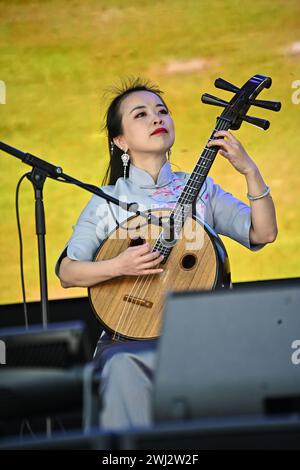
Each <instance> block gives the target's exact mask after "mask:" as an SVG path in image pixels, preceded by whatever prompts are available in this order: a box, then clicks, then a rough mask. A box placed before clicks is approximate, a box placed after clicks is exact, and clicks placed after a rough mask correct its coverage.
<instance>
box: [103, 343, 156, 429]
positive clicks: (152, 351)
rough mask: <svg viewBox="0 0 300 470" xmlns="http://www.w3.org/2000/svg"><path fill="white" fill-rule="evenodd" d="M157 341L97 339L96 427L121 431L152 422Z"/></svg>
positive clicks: (144, 425) (145, 425) (148, 424)
mask: <svg viewBox="0 0 300 470" xmlns="http://www.w3.org/2000/svg"><path fill="white" fill-rule="evenodd" d="M156 348H157V340H150V341H126V342H121V343H113V342H112V341H111V340H108V341H106V340H104V341H103V340H100V341H99V342H98V345H97V349H96V352H95V356H94V360H96V361H97V364H98V367H99V369H100V385H99V393H100V399H101V411H100V417H99V420H100V427H101V429H103V430H125V429H127V430H128V429H130V428H132V427H135V426H138V427H147V426H150V425H151V423H152V391H153V376H154V370H155V362H156Z"/></svg>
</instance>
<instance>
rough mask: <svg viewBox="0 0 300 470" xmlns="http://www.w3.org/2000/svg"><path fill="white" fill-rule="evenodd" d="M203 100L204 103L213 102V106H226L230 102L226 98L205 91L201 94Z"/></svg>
mask: <svg viewBox="0 0 300 470" xmlns="http://www.w3.org/2000/svg"><path fill="white" fill-rule="evenodd" d="M201 101H202V103H204V104H212V105H213V106H222V107H223V108H225V106H227V105H228V102H227V101H225V100H221V98H217V97H216V96H213V95H210V94H209V93H204V94H203V95H202V96H201Z"/></svg>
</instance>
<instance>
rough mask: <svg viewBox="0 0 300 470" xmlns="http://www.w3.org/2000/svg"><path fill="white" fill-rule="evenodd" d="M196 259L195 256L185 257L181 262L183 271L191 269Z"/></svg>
mask: <svg viewBox="0 0 300 470" xmlns="http://www.w3.org/2000/svg"><path fill="white" fill-rule="evenodd" d="M196 261H197V258H196V256H195V255H185V256H184V257H183V258H182V260H181V265H182V267H183V269H192V268H193V267H194V266H195V264H196Z"/></svg>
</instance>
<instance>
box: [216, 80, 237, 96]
mask: <svg viewBox="0 0 300 470" xmlns="http://www.w3.org/2000/svg"><path fill="white" fill-rule="evenodd" d="M215 87H216V88H221V90H227V91H231V92H232V93H237V92H238V91H240V89H239V88H238V87H237V86H235V85H233V84H232V83H229V82H226V80H223V78H217V79H216V80H215Z"/></svg>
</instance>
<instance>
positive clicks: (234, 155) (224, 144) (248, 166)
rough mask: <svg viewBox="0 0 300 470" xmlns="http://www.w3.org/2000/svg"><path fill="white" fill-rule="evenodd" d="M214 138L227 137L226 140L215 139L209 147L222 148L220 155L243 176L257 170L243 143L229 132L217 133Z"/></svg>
mask: <svg viewBox="0 0 300 470" xmlns="http://www.w3.org/2000/svg"><path fill="white" fill-rule="evenodd" d="M214 137H225V138H226V139H225V138H224V139H214V140H211V141H209V142H208V144H207V147H213V146H215V145H217V146H218V147H220V150H219V153H220V154H221V155H222V156H223V157H225V158H227V160H229V161H230V163H231V165H232V166H233V167H234V168H235V169H236V170H237V171H239V172H240V173H241V174H242V175H247V173H249V172H251V171H253V170H255V169H256V168H257V167H256V165H255V163H254V161H253V160H252V159H251V158H250V157H249V155H248V153H247V152H246V150H245V149H244V147H243V146H242V144H241V142H240V141H239V140H237V139H236V138H235V136H234V135H233V134H231V132H229V131H217V132H215V133H214Z"/></svg>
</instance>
